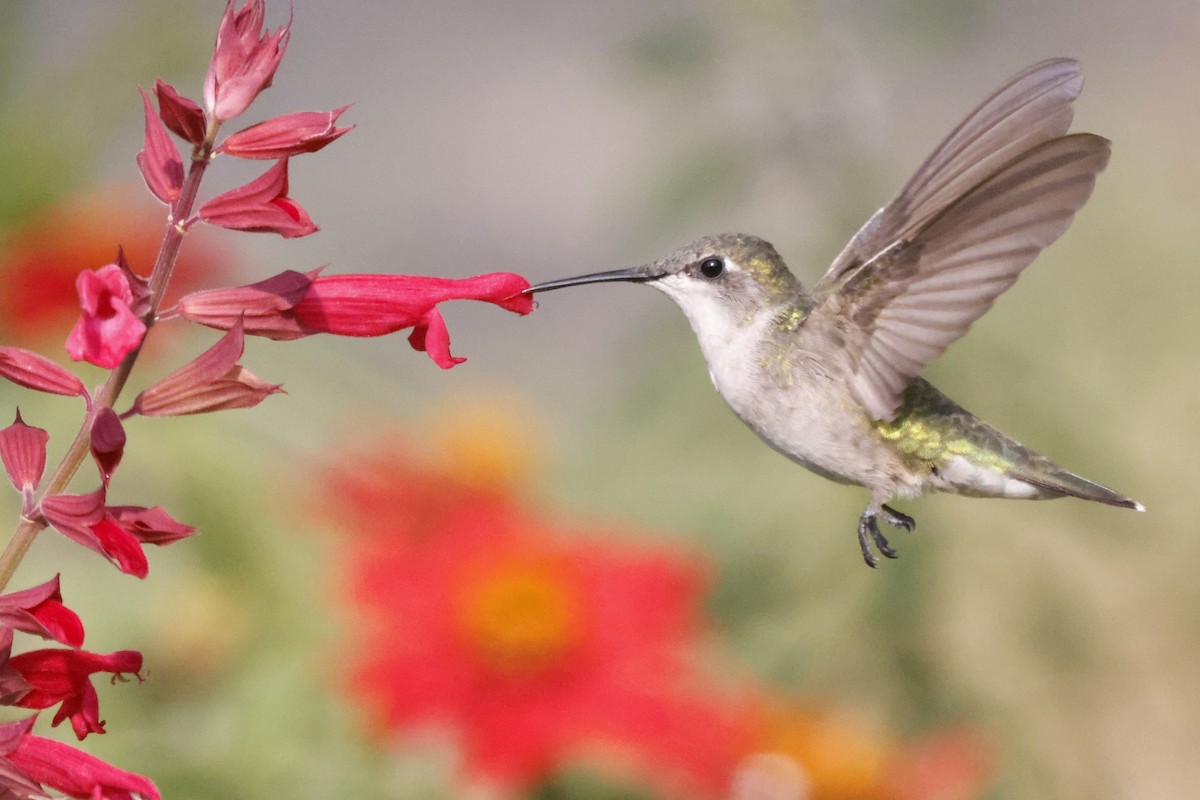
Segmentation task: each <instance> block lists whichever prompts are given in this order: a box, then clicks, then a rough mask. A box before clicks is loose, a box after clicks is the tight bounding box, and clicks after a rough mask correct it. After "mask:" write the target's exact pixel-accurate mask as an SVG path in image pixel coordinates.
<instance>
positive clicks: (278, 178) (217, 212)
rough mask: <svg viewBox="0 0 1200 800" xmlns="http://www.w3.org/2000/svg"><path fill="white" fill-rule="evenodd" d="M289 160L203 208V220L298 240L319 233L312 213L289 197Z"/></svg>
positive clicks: (201, 210) (281, 162) (217, 224)
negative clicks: (311, 215)
mask: <svg viewBox="0 0 1200 800" xmlns="http://www.w3.org/2000/svg"><path fill="white" fill-rule="evenodd" d="M287 164H288V160H287V159H286V158H283V159H280V160H279V161H278V162H276V164H275V166H273V167H271V168H270V169H269V170H267V171H266V172H264V173H263V174H262V175H260V176H259V177H257V178H255V179H254V180H252V181H250V183H248V184H246V185H245V186H241V187H239V188H237V189H232V190H230V191H228V192H225V194H222V195H217V196H216V197H214V198H213V199H212V200H209V201H208V202H207V203H205V204H204V205H203V206H201V207H200V219H202V220H204V221H205V222H207V223H208V224H209V225H216V226H217V227H220V228H232V229H234V230H239V231H249V232H251V233H278V234H279V235H280V236H282V237H283V238H285V239H295V238H298V237H300V236H308V235H309V234H310V233H315V232H316V230H317V226H316V225H315V224H314V223H313V221H312V219H311V218H310V217H309V216H308V212H307V211H305V210H304V208H303V207H302V206H301V205H300V204H299V203H297V202H296V201H295V200H293V199H292V198H290V197H288V196H287V192H288V179H287Z"/></svg>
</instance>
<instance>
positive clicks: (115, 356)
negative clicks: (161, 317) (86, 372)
mask: <svg viewBox="0 0 1200 800" xmlns="http://www.w3.org/2000/svg"><path fill="white" fill-rule="evenodd" d="M75 286H76V289H77V290H78V292H79V307H80V309H81V310H82V312H83V313H82V314H81V315H80V317H79V321H78V322H77V323H75V327H74V329H73V330H72V331H71V335H70V336H69V337H67V352H68V353H70V355H71V358H73V359H74V360H76V361H87V362H88V363H91V364H95V365H96V366H98V367H104V368H105V369H113V368H115V367H116V366H117V365H119V364H120V363H121V361H122V360H123V359H124V358H125V356H126V355H128V354H129V353H130V352H132V351H133V350H136V349H137V347H138V345H140V344H141V342H142V336H144V335H145V333H146V326H145V325H144V324H142V321H141V320H140V319H138V318H137V316H136V315H135V314H134V313H133V311H132V310H131V309H130V305H131V304H132V303H133V291H132V289H131V288H130V286H129V279H128V278H127V277H126V274H125V272H124V270H122V269H121V267H120V265H118V264H107V265H105V266H103V267H101V268H100V269H97V270H84V271H83V272H81V273H79V277H78V278H77V279H76V281H75Z"/></svg>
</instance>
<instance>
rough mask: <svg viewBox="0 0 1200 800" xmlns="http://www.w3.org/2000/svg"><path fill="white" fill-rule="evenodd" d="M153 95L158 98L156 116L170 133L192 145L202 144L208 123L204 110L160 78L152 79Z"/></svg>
mask: <svg viewBox="0 0 1200 800" xmlns="http://www.w3.org/2000/svg"><path fill="white" fill-rule="evenodd" d="M154 94H156V95H157V96H158V116H159V117H161V118H162V121H163V124H165V125H166V126H167V127H168V128H170V129H171V131H172V132H173V133H174V134H175V135H176V136H178V137H179V138H181V139H183V140H184V141H186V142H189V143H191V144H194V145H198V144H201V143H203V142H204V136H205V134H206V133H207V127H208V123H207V121H206V120H205V119H204V109H202V108H200V106H199V105H197V104H196V103H194V102H192V101H191V100H189V99H187V98H186V97H183V96H182V95H180V94H179V92H177V91H175V87H174V86H172V85H171V84H169V83H167V82H166V81H164V80H163V79H162V78H155V79H154Z"/></svg>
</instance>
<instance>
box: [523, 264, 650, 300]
mask: <svg viewBox="0 0 1200 800" xmlns="http://www.w3.org/2000/svg"><path fill="white" fill-rule="evenodd" d="M665 274H666V273H665V272H661V271H659V270H656V269H654V268H652V267H650V266H649V265H647V266H642V267H631V268H629V269H614V270H611V271H609V272H593V273H592V274H590V275H579V276H577V277H574V278H561V279H559V280H557V281H546V282H545V283H539V284H537V285H536V286H530V287H529V288H528V289H526V290H524V291H523V292H521V294H533V293H534V292H548V291H550V290H551V289H562V288H563V287H565V286H581V285H582V284H585V283H609V282H611V281H625V282H627V283H646V282H647V281H653V280H658V279H659V278H661V277H662V276H663V275H665Z"/></svg>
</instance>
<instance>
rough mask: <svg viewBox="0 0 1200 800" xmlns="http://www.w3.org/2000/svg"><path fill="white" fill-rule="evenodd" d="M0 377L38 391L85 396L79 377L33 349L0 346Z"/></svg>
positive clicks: (86, 394)
mask: <svg viewBox="0 0 1200 800" xmlns="http://www.w3.org/2000/svg"><path fill="white" fill-rule="evenodd" d="M0 378H5V379H7V380H10V381H12V382H13V383H15V384H17V385H18V386H24V387H25V388H27V389H36V390H37V391H39V392H49V393H50V394H62V395H67V396H70V395H76V394H77V395H79V396H81V397H87V396H88V393H87V389H85V388H83V381H81V380H79V378H77V377H75V375H74V374H73V373H70V372H67V371H66V370H65V369H63V368H62V367H60V366H59V365H58V364H55V363H54V362H53V361H51V360H49V359H47V358H43V357H42V356H39V355H38V354H37V353H34V352H32V351H30V350H24V349H22V348H20V347H0Z"/></svg>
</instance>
